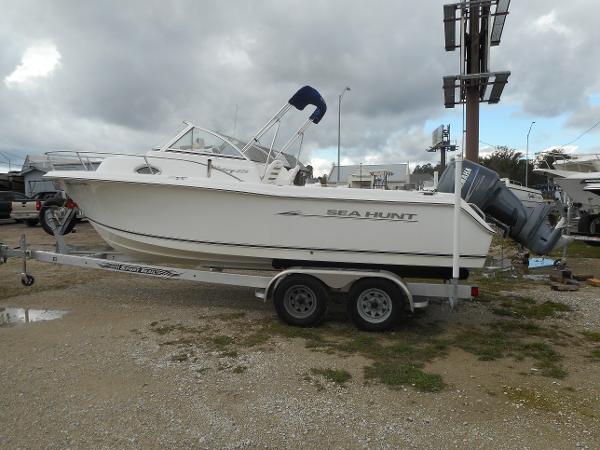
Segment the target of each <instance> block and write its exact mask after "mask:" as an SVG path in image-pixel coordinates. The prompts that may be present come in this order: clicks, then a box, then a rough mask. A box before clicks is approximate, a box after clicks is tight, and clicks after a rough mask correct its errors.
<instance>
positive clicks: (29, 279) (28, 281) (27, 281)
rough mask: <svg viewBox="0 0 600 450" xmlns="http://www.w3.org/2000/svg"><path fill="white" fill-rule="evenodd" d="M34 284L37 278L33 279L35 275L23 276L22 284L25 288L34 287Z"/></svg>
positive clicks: (26, 274) (25, 274)
mask: <svg viewBox="0 0 600 450" xmlns="http://www.w3.org/2000/svg"><path fill="white" fill-rule="evenodd" d="M33 283H35V278H33V275H29V274H28V273H24V274H23V275H21V284H22V285H23V286H27V287H29V286H33Z"/></svg>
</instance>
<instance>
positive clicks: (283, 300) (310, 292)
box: [273, 274, 328, 327]
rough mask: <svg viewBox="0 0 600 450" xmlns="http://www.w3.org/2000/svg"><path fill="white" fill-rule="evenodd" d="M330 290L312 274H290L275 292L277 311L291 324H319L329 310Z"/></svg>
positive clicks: (306, 325)
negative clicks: (328, 298)
mask: <svg viewBox="0 0 600 450" xmlns="http://www.w3.org/2000/svg"><path fill="white" fill-rule="evenodd" d="M327 297H328V292H327V289H326V288H325V286H324V285H323V283H321V281H319V280H318V279H316V278H315V277H312V276H310V275H300V274H295V275H289V276H287V277H285V278H284V279H283V280H281V281H280V282H279V283H278V284H277V287H276V288H275V292H274V293H273V303H274V305H275V311H276V312H277V315H278V316H279V318H280V319H281V320H283V321H284V322H285V323H287V324H289V325H295V326H299V327H310V326H315V325H318V324H319V323H320V322H321V321H322V320H323V318H324V317H325V313H326V312H327Z"/></svg>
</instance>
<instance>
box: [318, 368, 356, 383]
mask: <svg viewBox="0 0 600 450" xmlns="http://www.w3.org/2000/svg"><path fill="white" fill-rule="evenodd" d="M310 373H312V374H313V375H320V376H322V377H323V378H325V379H326V380H328V381H331V382H333V383H337V384H344V383H345V382H346V381H348V380H350V379H351V378H352V375H350V373H349V372H348V371H346V370H336V369H314V368H313V369H310Z"/></svg>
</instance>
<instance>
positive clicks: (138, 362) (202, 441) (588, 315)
mask: <svg viewBox="0 0 600 450" xmlns="http://www.w3.org/2000/svg"><path fill="white" fill-rule="evenodd" d="M78 228H79V230H78V233H76V234H74V235H72V236H70V237H69V240H70V242H71V243H73V244H78V245H82V244H86V245H94V244H100V242H99V241H98V237H97V235H96V234H95V233H94V232H93V230H92V229H91V227H89V225H87V224H82V225H80V226H79V227H78ZM22 232H27V234H28V235H29V236H30V239H31V241H32V242H34V243H36V244H38V245H41V244H48V243H50V242H51V241H50V239H49V238H48V237H47V236H45V235H44V233H43V232H42V231H41V230H40V229H39V228H36V229H27V228H26V227H25V226H22V225H14V224H4V225H0V241H4V242H10V243H16V241H17V239H18V236H19V234H21V233H22ZM572 264H574V265H577V264H582V267H585V268H586V272H590V270H591V271H595V274H596V275H597V276H598V275H600V264H598V261H595V260H588V261H573V263H572ZM19 270H20V269H19V264H18V262H17V261H10V262H9V263H8V264H6V265H5V266H2V267H0V307H19V308H32V309H52V310H64V311H68V313H67V314H66V315H65V316H64V317H63V318H62V319H58V320H52V321H44V322H36V323H29V324H21V325H15V326H10V327H0V358H1V360H2V364H1V365H0V383H1V384H2V386H3V389H2V392H1V393H0V446H1V447H2V448H31V449H38V448H50V449H53V448H61V449H63V448H99V449H102V448H111V449H112V448H117V449H126V448H127V449H128V448H177V449H179V448H215V447H219V448H262V447H265V448H306V447H309V448H324V447H327V448H412V447H417V448H449V447H450V448H466V447H468V448H490V447H494V448H540V449H548V448H597V447H599V446H600V432H599V431H598V417H600V406H599V405H600V403H599V400H600V398H599V395H600V363H599V362H598V361H597V360H596V361H591V360H590V359H589V358H587V357H586V356H585V355H586V352H587V347H585V348H584V347H575V346H574V347H572V348H571V347H569V346H565V347H564V348H561V349H560V352H561V354H563V356H564V366H565V367H566V368H567V369H568V375H567V376H566V377H565V378H564V379H553V378H547V377H542V376H539V375H538V374H537V373H536V371H535V370H534V367H533V362H532V361H531V360H529V359H523V360H515V359H512V358H501V359H497V360H494V361H481V360H479V359H478V358H477V356H475V355H473V354H471V353H467V352H466V351H463V350H461V349H460V348H457V347H451V348H450V349H449V351H448V353H447V355H446V356H443V357H438V358H434V359H433V360H431V361H430V362H428V363H427V365H426V370H427V371H428V372H433V373H438V374H440V375H442V377H443V379H444V382H445V383H446V385H447V386H446V388H445V389H443V390H441V391H440V392H433V393H431V392H420V391H418V390H416V389H415V388H414V387H413V386H411V385H410V384H409V385H405V386H396V387H390V386H387V385H385V384H381V383H378V382H375V381H373V380H368V379H366V378H365V372H364V367H365V366H368V365H370V364H371V363H372V361H371V360H370V358H368V357H367V356H366V355H365V353H353V354H340V353H338V352H324V351H315V350H314V349H310V348H307V346H306V341H305V340H304V339H302V338H301V337H294V336H293V335H290V336H287V337H286V336H283V335H273V336H271V337H269V339H268V340H266V341H265V342H262V343H261V344H260V345H255V346H251V347H243V346H234V345H229V344H227V345H226V346H225V347H223V346H221V347H219V346H218V345H217V346H215V344H214V343H213V344H210V342H217V341H216V340H215V338H214V336H232V337H235V336H237V334H239V333H242V334H243V333H248V332H249V331H252V330H255V329H258V328H260V326H262V325H264V324H265V323H266V324H277V323H278V322H277V318H276V316H275V313H274V311H273V309H272V306H271V305H270V304H265V303H263V302H261V301H259V300H257V299H255V298H254V295H253V292H252V290H251V289H246V288H224V287H220V286H215V285H197V284H192V283H188V282H182V281H169V280H158V279H150V278H142V277H133V276H130V275H124V274H112V273H107V272H96V271H92V270H83V269H74V268H65V267H54V266H49V265H44V264H40V263H36V262H31V265H30V271H31V272H32V273H34V274H35V275H36V280H37V281H36V284H35V286H33V287H31V288H24V287H22V286H21V285H20V283H19V279H18V275H16V273H17V272H19ZM503 289H506V290H511V289H513V287H512V286H511V285H510V282H508V283H507V285H506V286H505V287H503ZM513 290H514V289H513ZM599 292H600V289H598V288H592V287H585V288H583V289H581V290H580V291H578V292H573V293H556V292H552V291H550V290H549V288H548V287H547V286H541V285H535V284H532V285H528V286H525V287H524V288H523V287H520V288H519V293H520V294H527V295H530V296H532V297H534V298H535V299H536V300H540V301H546V300H552V301H556V302H560V303H563V304H566V305H568V306H570V307H572V308H573V311H572V312H568V313H561V314H559V315H558V316H556V317H554V318H551V319H548V320H547V321H545V322H544V323H545V326H548V327H550V328H556V329H560V330H569V331H570V332H571V333H574V334H575V333H579V332H581V331H584V330H588V331H596V332H597V331H600V298H599V297H600V296H599V294H598V293H599ZM490 317H491V316H490V310H489V305H486V304H482V303H463V304H462V305H461V307H460V308H459V309H458V310H456V311H454V312H450V311H449V310H448V308H447V306H446V305H443V304H433V305H431V306H430V308H429V309H428V310H427V311H426V312H424V313H423V314H421V315H419V316H418V317H416V318H415V319H414V320H415V321H417V322H418V323H419V324H420V325H422V326H423V327H428V326H434V325H435V326H441V327H443V328H447V329H450V330H451V329H453V328H456V327H466V328H469V327H475V326H478V325H480V324H482V323H485V322H486V321H487V320H489V319H490ZM170 326H171V327H176V328H177V327H179V328H177V329H175V330H174V331H169V332H167V333H161V332H158V331H159V330H160V329H161V327H164V328H163V329H167V328H166V327H170ZM184 327H189V328H190V329H191V328H193V327H196V328H194V329H198V330H201V331H198V333H203V334H201V335H202V336H205V335H208V336H213V337H212V339H213V341H210V340H196V341H194V343H193V344H190V345H172V344H169V340H171V341H172V340H173V339H175V340H177V339H180V340H181V339H184V338H186V336H189V332H188V333H187V334H186V332H184V331H181V330H183V329H184ZM327 327H329V328H331V327H333V328H336V327H338V328H342V329H345V328H344V327H348V325H347V323H346V318H345V317H344V315H343V314H333V316H332V318H331V319H329V321H328V323H326V324H325V328H326V329H328V328H327ZM374 336H375V339H376V340H383V339H388V338H389V337H388V336H386V335H385V334H375V335H374ZM394 336H395V335H394ZM225 350H227V351H225ZM367 355H368V353H367ZM314 368H331V369H337V370H344V371H347V372H348V373H349V374H350V375H351V379H350V380H349V381H347V382H345V383H336V382H332V381H328V380H327V379H326V378H324V377H322V376H320V375H317V374H311V370H312V369H314ZM531 393H533V394H532V395H529V394H531ZM525 394H527V395H525Z"/></svg>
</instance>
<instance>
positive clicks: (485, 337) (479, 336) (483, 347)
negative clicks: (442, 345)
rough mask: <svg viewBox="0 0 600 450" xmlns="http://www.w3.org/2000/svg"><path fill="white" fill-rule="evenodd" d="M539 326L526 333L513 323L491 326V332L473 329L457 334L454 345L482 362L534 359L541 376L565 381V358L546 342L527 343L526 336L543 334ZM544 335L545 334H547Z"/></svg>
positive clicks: (529, 328)
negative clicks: (510, 358)
mask: <svg viewBox="0 0 600 450" xmlns="http://www.w3.org/2000/svg"><path fill="white" fill-rule="evenodd" d="M542 330H543V329H541V328H539V327H537V326H531V325H530V326H526V327H525V328H524V330H523V329H522V328H520V327H517V326H515V324H514V322H500V323H496V324H492V326H491V328H490V329H481V328H472V329H469V330H463V331H462V332H460V333H458V334H457V335H456V336H455V338H454V340H453V344H454V345H456V346H457V347H459V348H461V349H463V350H464V351H466V352H469V353H472V354H474V355H476V356H478V357H479V359H480V360H481V361H493V360H496V359H500V358H506V357H512V358H514V359H517V360H522V359H524V358H531V359H533V360H535V361H536V366H537V368H538V369H539V370H540V373H541V374H542V375H544V376H547V377H551V378H564V377H566V376H567V371H566V370H565V369H564V368H563V367H562V366H561V365H560V362H561V361H562V355H561V354H560V353H558V352H557V351H556V350H554V349H553V348H552V347H551V346H550V345H549V344H547V343H545V342H526V341H524V340H523V337H524V336H523V335H525V336H527V335H531V334H530V333H536V334H534V335H539V334H540V333H542ZM544 332H545V331H544Z"/></svg>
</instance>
